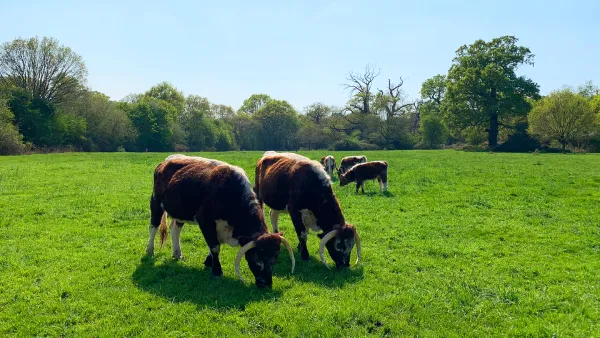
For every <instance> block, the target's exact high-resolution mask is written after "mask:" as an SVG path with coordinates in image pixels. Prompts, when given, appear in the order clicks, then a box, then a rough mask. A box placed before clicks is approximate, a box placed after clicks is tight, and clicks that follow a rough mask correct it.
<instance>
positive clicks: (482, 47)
mask: <svg viewBox="0 0 600 338" xmlns="http://www.w3.org/2000/svg"><path fill="white" fill-rule="evenodd" d="M517 42H518V39H517V38H516V37H514V36H502V37H499V38H495V39H492V40H491V41H489V42H486V41H483V40H477V41H475V42H474V43H473V44H472V45H468V46H467V45H464V46H461V47H460V48H459V49H458V50H457V51H456V57H455V58H454V60H453V65H452V67H451V68H450V71H449V72H448V82H447V93H446V96H445V99H444V106H443V110H444V115H445V121H446V124H447V125H448V126H449V127H451V128H454V129H464V128H467V127H469V126H471V127H477V126H486V127H487V129H486V131H487V133H488V146H489V147H490V148H492V149H494V148H495V147H496V146H497V144H498V130H499V126H500V125H501V123H502V119H503V118H504V117H511V116H519V115H525V114H527V112H528V111H529V110H530V108H531V107H530V105H529V103H528V102H527V98H530V97H533V98H537V97H538V96H539V88H538V85H537V84H536V83H535V82H533V81H532V80H531V79H528V78H526V77H524V76H517V74H516V71H517V69H518V67H519V66H521V65H533V58H534V55H533V54H532V53H531V51H530V50H529V48H527V47H523V46H518V45H517Z"/></svg>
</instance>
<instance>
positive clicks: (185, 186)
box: [147, 155, 282, 287]
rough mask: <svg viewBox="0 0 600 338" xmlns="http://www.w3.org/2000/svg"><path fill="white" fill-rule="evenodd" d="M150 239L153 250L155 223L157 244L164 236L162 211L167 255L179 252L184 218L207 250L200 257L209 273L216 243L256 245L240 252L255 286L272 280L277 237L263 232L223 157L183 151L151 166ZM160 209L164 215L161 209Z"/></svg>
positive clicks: (245, 183)
mask: <svg viewBox="0 0 600 338" xmlns="http://www.w3.org/2000/svg"><path fill="white" fill-rule="evenodd" d="M150 211H151V220H150V239H149V242H148V248H147V253H148V254H153V250H154V244H153V243H154V236H155V234H156V228H157V227H159V226H160V233H161V244H162V242H163V241H164V239H165V238H166V214H168V215H169V216H170V217H172V218H173V220H174V221H173V222H172V226H171V234H172V240H173V256H174V257H176V258H180V257H181V248H180V243H179V235H180V232H181V227H183V224H184V222H185V223H187V222H194V223H198V225H199V226H200V230H201V231H202V234H203V235H204V239H205V240H206V243H207V244H208V247H209V249H210V252H209V254H208V256H207V258H206V260H205V262H204V264H205V265H206V266H208V267H211V268H212V273H213V275H215V276H221V275H222V274H223V272H222V269H221V264H220V262H219V252H220V245H221V244H229V245H231V246H238V245H240V246H244V245H246V244H248V243H249V242H251V241H254V242H255V244H256V249H252V250H249V251H247V252H246V253H245V256H246V260H247V261H248V265H249V267H250V269H251V270H252V273H253V274H254V275H255V279H256V284H257V286H259V287H262V286H268V287H270V286H271V285H272V273H273V266H274V264H275V262H276V259H277V256H278V255H279V251H280V245H281V242H282V237H281V236H280V235H279V234H271V233H269V231H268V228H267V225H266V222H265V219H264V213H263V209H262V207H261V205H260V203H259V202H258V199H257V198H256V194H255V193H254V191H253V189H252V186H251V184H250V181H249V180H248V178H247V176H246V174H245V173H244V171H243V170H242V169H241V168H238V167H235V166H232V165H229V164H227V163H225V162H221V161H215V160H209V159H204V158H199V157H188V156H183V155H176V156H169V157H168V158H167V159H166V160H165V161H163V162H162V163H160V164H159V165H158V166H157V167H156V169H155V171H154V189H153V192H152V196H151V198H150ZM165 212H166V214H165Z"/></svg>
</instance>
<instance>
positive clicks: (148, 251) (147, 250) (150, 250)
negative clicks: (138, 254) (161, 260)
mask: <svg viewBox="0 0 600 338" xmlns="http://www.w3.org/2000/svg"><path fill="white" fill-rule="evenodd" d="M146 256H154V248H152V249H150V248H147V249H146Z"/></svg>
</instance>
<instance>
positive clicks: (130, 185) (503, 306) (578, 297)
mask: <svg viewBox="0 0 600 338" xmlns="http://www.w3.org/2000/svg"><path fill="white" fill-rule="evenodd" d="M261 154H262V152H232V153H210V154H202V156H207V157H213V158H217V159H221V160H225V161H227V162H230V163H232V164H235V165H239V166H242V167H243V168H244V169H245V170H246V172H247V173H248V175H249V177H250V180H251V182H254V163H255V162H256V160H257V159H258V158H259V157H260V155H261ZM303 154H305V155H308V156H309V157H311V158H313V159H317V158H320V156H321V155H323V154H325V152H305V153H303ZM333 154H334V155H335V156H336V158H337V159H338V161H339V159H341V157H342V156H344V155H346V154H349V153H342V152H339V153H337V152H336V153H333ZM364 154H365V155H367V157H368V159H370V160H377V159H381V160H387V161H388V162H389V163H390V170H389V174H390V179H389V180H390V181H389V193H388V194H382V193H379V192H378V186H377V182H368V183H367V184H366V186H365V191H366V193H365V194H364V195H363V194H361V193H359V194H358V195H357V194H355V193H354V185H350V186H347V187H344V188H340V187H339V185H338V182H337V181H335V182H334V185H335V192H336V195H337V196H338V198H339V200H340V203H341V205H342V208H343V210H344V213H345V216H346V219H347V220H348V221H349V222H351V223H353V224H355V225H356V226H357V228H358V230H359V234H360V235H361V239H362V243H363V261H362V263H361V264H359V266H357V267H353V268H351V269H350V270H343V271H336V270H335V269H333V270H332V271H328V270H326V269H325V267H323V266H322V265H321V263H320V262H319V259H318V243H319V240H318V238H317V237H316V235H315V234H314V233H311V234H310V235H309V240H308V245H309V252H310V254H311V260H310V261H308V262H304V261H301V260H300V256H299V253H298V252H297V250H296V249H295V247H296V245H297V243H298V239H297V238H296V235H295V232H294V230H293V226H292V224H291V222H290V218H289V216H287V215H282V216H281V218H280V228H281V229H282V230H284V231H285V232H286V238H288V240H289V241H290V243H291V244H292V247H294V252H295V254H296V261H297V264H296V272H295V273H294V274H293V275H290V274H289V269H290V263H289V259H288V256H287V253H286V252H285V250H282V253H281V255H280V258H279V261H278V264H277V267H276V271H275V276H274V287H273V289H272V290H262V289H261V290H259V289H257V288H256V287H255V286H254V285H253V284H247V285H243V284H242V283H241V282H239V281H238V280H237V279H236V277H235V272H234V268H233V260H234V257H235V254H236V252H237V249H235V248H231V247H228V246H223V247H222V250H221V264H222V266H223V272H224V276H223V277H222V278H213V277H212V276H211V274H210V270H209V269H205V268H204V266H203V265H202V263H203V261H204V258H205V256H206V253H207V248H206V244H205V242H204V239H203V237H202V235H201V233H200V230H199V229H198V227H197V226H191V225H186V226H185V227H184V230H183V233H182V251H183V253H184V255H185V260H184V261H174V260H173V259H171V244H170V239H169V240H168V242H167V244H165V246H164V247H163V248H162V249H160V250H159V249H158V245H157V249H156V254H155V257H154V258H144V253H145V246H146V241H147V235H148V222H149V207H148V200H149V196H150V192H151V189H152V173H153V170H154V167H155V166H156V164H157V163H158V162H160V161H161V160H162V159H164V158H165V157H166V155H167V154H156V153H143V154H133V153H111V154H97V153H96V154H89V153H74V154H53V155H31V156H21V157H0V210H1V212H0V336H23V337H31V336H72V337H74V336H77V337H91V336H100V337H110V336H114V337H122V336H173V337H177V336H199V337H208V336H227V337H233V336H243V335H255V336H265V337H269V336H283V337H287V336H291V337H297V336H306V337H309V336H314V337H317V336H318V337H341V336H344V337H349V336H352V337H358V336H366V335H373V336H417V335H418V336H432V337H433V336H435V337H438V336H465V335H466V336H480V337H481V336H552V335H557V336H579V337H590V336H598V335H600V156H598V155H560V154H540V155H532V154H498V153H495V154H490V153H466V152H457V151H389V152H364ZM267 219H268V218H267ZM269 227H270V224H269ZM355 255H356V252H353V257H355ZM327 257H328V256H327ZM328 260H329V262H330V263H332V262H331V260H330V259H329V257H328ZM242 268H243V271H244V275H245V276H246V280H247V281H252V280H253V278H251V273H250V271H249V269H248V267H247V264H246V263H245V261H243V265H242Z"/></svg>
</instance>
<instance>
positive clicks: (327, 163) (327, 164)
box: [321, 155, 337, 177]
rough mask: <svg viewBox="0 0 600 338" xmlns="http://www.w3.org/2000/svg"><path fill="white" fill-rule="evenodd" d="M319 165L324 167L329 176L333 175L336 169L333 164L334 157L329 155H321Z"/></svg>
mask: <svg viewBox="0 0 600 338" xmlns="http://www.w3.org/2000/svg"><path fill="white" fill-rule="evenodd" d="M321 165H322V166H323V168H325V171H326V172H327V173H328V174H329V176H330V177H333V173H334V172H335V170H336V169H337V166H336V165H335V157H333V156H331V155H327V156H323V157H321Z"/></svg>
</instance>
